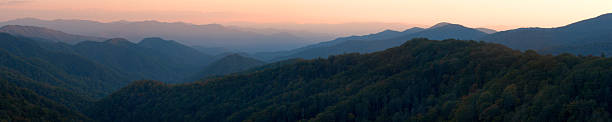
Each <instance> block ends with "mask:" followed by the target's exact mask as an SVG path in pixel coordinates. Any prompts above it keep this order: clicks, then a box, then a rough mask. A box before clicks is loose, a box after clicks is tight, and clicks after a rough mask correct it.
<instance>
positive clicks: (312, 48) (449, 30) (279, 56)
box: [255, 22, 487, 61]
mask: <svg viewBox="0 0 612 122" xmlns="http://www.w3.org/2000/svg"><path fill="white" fill-rule="evenodd" d="M486 35H487V33H484V32H482V31H479V30H476V29H473V28H468V27H465V26H462V25H458V24H452V23H447V22H442V23H439V24H436V25H434V26H432V27H430V28H427V29H423V28H411V29H407V30H405V31H402V32H398V31H392V30H386V31H383V32H379V33H375V34H370V35H364V36H351V37H342V38H338V39H335V40H332V41H327V42H321V43H318V44H314V45H309V46H306V47H303V48H298V49H294V50H291V51H286V52H275V53H259V54H255V56H257V57H260V58H261V59H264V60H271V61H280V60H285V59H291V58H305V59H312V58H317V57H322V58H326V57H327V56H330V55H338V54H344V53H369V52H375V51H381V50H384V49H387V48H391V47H394V46H398V45H400V44H402V43H403V42H405V41H406V40H410V39H413V38H429V39H436V40H443V39H463V40H477V39H479V38H482V37H485V36H486Z"/></svg>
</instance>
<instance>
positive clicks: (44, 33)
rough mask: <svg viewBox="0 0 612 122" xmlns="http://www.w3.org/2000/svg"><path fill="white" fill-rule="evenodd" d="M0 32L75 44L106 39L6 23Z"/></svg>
mask: <svg viewBox="0 0 612 122" xmlns="http://www.w3.org/2000/svg"><path fill="white" fill-rule="evenodd" d="M0 32H5V33H9V34H11V35H16V36H23V37H28V38H31V39H38V40H42V41H51V42H64V43H68V44H76V43H79V42H82V41H104V40H106V39H105V38H101V37H89V36H81V35H74V34H68V33H64V32H61V31H57V30H52V29H47V28H43V27H35V26H21V25H6V26H3V27H2V28H0Z"/></svg>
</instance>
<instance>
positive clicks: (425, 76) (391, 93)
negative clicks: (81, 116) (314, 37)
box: [87, 39, 612, 121]
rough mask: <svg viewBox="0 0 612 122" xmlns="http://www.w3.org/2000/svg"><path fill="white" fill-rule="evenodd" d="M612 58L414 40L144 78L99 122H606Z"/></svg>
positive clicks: (107, 103)
mask: <svg viewBox="0 0 612 122" xmlns="http://www.w3.org/2000/svg"><path fill="white" fill-rule="evenodd" d="M610 64H612V60H611V59H607V58H601V57H592V56H587V57H585V56H573V55H559V56H552V55H539V54H537V53H536V52H534V51H526V52H520V51H516V50H512V49H510V48H507V47H505V46H502V45H499V44H492V43H484V42H475V41H459V40H444V41H434V40H426V39H415V40H411V41H408V42H406V43H404V44H402V45H400V46H399V47H395V48H390V49H387V50H385V51H381V52H374V53H369V54H363V55H361V54H355V53H353V54H345V55H339V56H330V57H329V58H327V59H314V60H305V61H299V62H297V63H294V64H290V65H283V66H280V67H275V68H272V69H265V70H258V71H255V72H251V73H244V74H239V75H231V76H226V77H221V78H215V79H208V80H205V81H201V82H195V83H188V84H176V85H171V84H164V83H161V82H157V81H138V82H134V83H133V84H131V85H129V86H128V87H125V88H122V89H121V90H119V91H118V92H115V93H114V94H112V95H110V96H109V97H106V98H104V99H102V100H100V101H98V102H96V103H95V105H94V107H93V108H91V109H89V110H88V114H87V115H90V117H92V118H94V119H97V120H100V121H199V120H207V121H607V120H610V119H611V118H610V116H609V113H610V112H611V111H612V109H610V107H609V106H610V103H611V102H610V100H612V99H611V98H612V96H610V95H609V94H610V93H612V92H611V91H610V88H611V87H612V82H610V80H607V79H611V78H612V77H611V76H612V70H611V69H612V65H610Z"/></svg>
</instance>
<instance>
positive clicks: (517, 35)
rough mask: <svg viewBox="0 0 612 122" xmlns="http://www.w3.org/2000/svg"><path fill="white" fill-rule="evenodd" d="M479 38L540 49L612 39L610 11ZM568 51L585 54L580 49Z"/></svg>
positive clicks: (524, 47) (581, 44)
mask: <svg viewBox="0 0 612 122" xmlns="http://www.w3.org/2000/svg"><path fill="white" fill-rule="evenodd" d="M480 40H484V41H489V42H494V43H499V44H504V45H507V46H508V47H510V48H514V49H519V50H527V49H532V50H542V49H551V48H560V47H567V46H573V47H576V46H588V45H592V44H593V43H607V42H612V13H610V14H604V15H601V16H598V17H595V18H591V19H587V20H583V21H579V22H576V23H572V24H569V25H566V26H562V27H556V28H519V29H514V30H508V31H502V32H498V33H494V34H491V35H489V36H487V37H484V38H482V39H480ZM599 49H601V48H599ZM599 49H598V50H599ZM594 52H598V53H601V52H605V51H604V50H600V51H594ZM570 53H577V54H585V53H584V52H581V51H572V52H570ZM598 53H597V54H598Z"/></svg>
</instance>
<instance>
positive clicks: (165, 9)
mask: <svg viewBox="0 0 612 122" xmlns="http://www.w3.org/2000/svg"><path fill="white" fill-rule="evenodd" d="M610 12H612V0H504V1H502V0H418V1H417V0H0V20H1V21H6V20H11V19H16V18H24V17H34V18H41V19H87V20H97V21H105V22H108V21H118V20H132V21H140V20H160V21H168V22H175V21H182V22H189V23H196V24H208V23H228V22H254V23H330V24H334V23H349V22H387V23H402V24H408V25H425V26H429V25H433V24H435V23H438V22H451V23H457V24H462V25H466V26H470V27H489V28H494V29H498V30H504V29H509V28H516V27H558V26H563V25H566V24H570V23H572V22H576V21H579V20H583V19H588V18H592V17H596V16H598V15H601V14H605V13H610Z"/></svg>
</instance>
